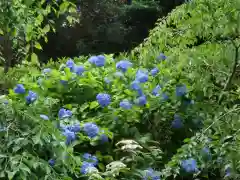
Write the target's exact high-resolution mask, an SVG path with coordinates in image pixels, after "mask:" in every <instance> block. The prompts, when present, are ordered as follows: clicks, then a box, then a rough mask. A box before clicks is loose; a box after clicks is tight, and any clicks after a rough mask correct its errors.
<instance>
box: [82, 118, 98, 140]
mask: <svg viewBox="0 0 240 180" xmlns="http://www.w3.org/2000/svg"><path fill="white" fill-rule="evenodd" d="M83 131H84V132H85V133H86V134H87V136H88V137H90V138H94V137H96V136H97V135H98V133H99V128H98V126H97V125H96V124H94V123H90V122H89V123H86V124H84V126H83Z"/></svg>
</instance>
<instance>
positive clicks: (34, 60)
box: [31, 53, 39, 65]
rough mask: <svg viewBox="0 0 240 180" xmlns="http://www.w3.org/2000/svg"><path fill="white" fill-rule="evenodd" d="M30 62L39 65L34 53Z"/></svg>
mask: <svg viewBox="0 0 240 180" xmlns="http://www.w3.org/2000/svg"><path fill="white" fill-rule="evenodd" d="M31 62H32V63H33V64H35V65H39V61H38V56H37V55H36V54H35V53H32V55H31Z"/></svg>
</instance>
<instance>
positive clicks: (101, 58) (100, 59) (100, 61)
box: [94, 55, 106, 67]
mask: <svg viewBox="0 0 240 180" xmlns="http://www.w3.org/2000/svg"><path fill="white" fill-rule="evenodd" d="M105 61H106V60H105V56H103V55H99V56H97V59H96V60H95V62H94V64H95V65H96V66H98V67H102V66H104V65H105Z"/></svg>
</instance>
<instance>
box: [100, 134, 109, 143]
mask: <svg viewBox="0 0 240 180" xmlns="http://www.w3.org/2000/svg"><path fill="white" fill-rule="evenodd" d="M100 141H101V143H106V142H108V136H107V135H106V134H102V135H101V136H100Z"/></svg>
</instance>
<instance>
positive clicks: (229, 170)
mask: <svg viewBox="0 0 240 180" xmlns="http://www.w3.org/2000/svg"><path fill="white" fill-rule="evenodd" d="M225 176H226V177H229V176H231V168H230V167H227V169H226V170H225Z"/></svg>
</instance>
